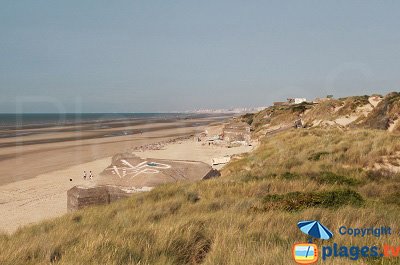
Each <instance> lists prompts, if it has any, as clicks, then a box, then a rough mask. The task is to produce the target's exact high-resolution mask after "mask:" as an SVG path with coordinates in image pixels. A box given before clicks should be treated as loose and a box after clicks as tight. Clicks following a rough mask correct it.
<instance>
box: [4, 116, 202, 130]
mask: <svg viewBox="0 0 400 265" xmlns="http://www.w3.org/2000/svg"><path fill="white" fill-rule="evenodd" d="M193 116H196V114H188V113H24V114H0V128H1V129H5V128H12V129H18V128H20V129H23V128H26V127H44V126H60V125H72V124H84V123H95V122H106V121H118V120H121V121H126V120H132V121H133V120H143V119H174V118H176V119H179V118H188V117H193ZM197 116H199V115H197Z"/></svg>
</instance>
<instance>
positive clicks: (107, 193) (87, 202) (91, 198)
mask: <svg viewBox="0 0 400 265" xmlns="http://www.w3.org/2000/svg"><path fill="white" fill-rule="evenodd" d="M132 194H133V192H131V191H129V190H124V189H122V188H119V187H113V186H95V187H83V186H75V187H73V188H72V189H70V190H68V192H67V209H68V212H72V211H76V210H79V209H82V208H84V207H87V206H92V205H101V204H109V203H111V202H113V201H116V200H119V199H122V198H127V197H129V196H131V195H132Z"/></svg>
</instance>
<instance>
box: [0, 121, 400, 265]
mask: <svg viewBox="0 0 400 265" xmlns="http://www.w3.org/2000/svg"><path fill="white" fill-rule="evenodd" d="M398 151H400V136H398V135H394V134H388V133H386V132H384V131H372V130H352V131H346V132H342V131H340V130H337V129H302V130H290V131H288V132H285V133H282V134H278V135H274V136H272V137H268V138H265V139H263V140H262V142H261V144H260V146H259V148H258V149H257V150H256V151H254V152H253V153H250V154H248V155H246V156H244V157H243V158H242V159H240V160H236V161H233V162H232V163H230V164H229V165H228V166H226V167H225V168H224V169H223V171H222V176H221V177H220V178H217V179H210V180H206V181H201V182H197V183H192V184H189V183H176V184H168V185H163V186H159V187H157V188H155V189H154V190H153V191H151V192H148V193H141V194H137V195H135V196H133V197H131V198H129V199H125V200H121V201H118V202H116V203H113V204H111V205H108V206H100V207H92V208H88V209H84V210H81V211H77V212H75V213H71V214H67V215H65V216H63V217H60V218H57V219H54V220H50V221H45V222H42V223H41V224H37V225H32V226H28V227H25V228H22V229H20V230H18V231H17V232H16V233H15V234H13V235H10V236H9V235H1V236H0V248H1V250H2V251H1V252H0V264H4V265H9V264H13V265H14V264H50V263H51V264H210V265H211V264H227V265H228V264H229V265H230V264H292V263H293V261H292V257H291V247H292V245H293V243H295V242H302V241H303V242H305V241H306V240H307V237H306V236H305V235H304V234H302V233H301V232H300V231H299V229H298V228H297V227H296V223H297V222H298V221H300V220H309V219H317V220H320V221H321V222H322V223H323V224H325V225H326V226H327V227H329V228H331V229H332V230H333V231H334V233H335V232H336V229H338V227H339V226H341V225H346V226H348V227H358V226H360V225H361V224H365V225H369V226H372V225H379V226H385V225H387V226H391V227H397V226H398V218H399V215H400V205H399V201H398V198H399V196H398V190H399V188H400V187H399V184H398V183H399V180H400V176H399V175H397V174H394V173H391V172H388V171H375V170H373V167H374V165H375V163H379V161H381V157H382V156H387V155H393V154H396V152H398ZM351 240H352V242H351V244H352V245H357V246H363V245H378V246H382V245H383V244H384V243H390V244H392V245H400V238H399V237H390V238H387V237H383V238H375V237H364V238H362V237H358V238H352V239H351ZM388 240H389V241H390V242H389V241H388ZM334 242H335V243H337V244H339V245H346V246H349V237H345V236H335V237H334ZM364 261H365V260H364ZM362 262H363V260H360V261H359V262H358V263H356V262H354V261H352V260H350V259H344V258H334V259H330V260H329V263H326V264H362ZM399 262H400V260H399V258H393V259H385V260H382V259H376V260H368V264H399ZM321 264H322V261H321Z"/></svg>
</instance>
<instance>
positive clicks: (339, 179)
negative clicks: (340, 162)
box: [311, 171, 360, 186]
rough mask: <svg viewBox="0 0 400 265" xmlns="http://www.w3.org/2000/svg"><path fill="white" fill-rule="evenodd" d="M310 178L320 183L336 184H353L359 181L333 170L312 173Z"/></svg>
mask: <svg viewBox="0 0 400 265" xmlns="http://www.w3.org/2000/svg"><path fill="white" fill-rule="evenodd" d="M311 179H312V180H314V181H317V182H318V183H321V184H337V185H350V186H355V185H357V184H359V183H360V181H358V180H356V179H353V178H348V177H345V176H342V175H337V174H335V173H333V172H329V171H325V172H321V173H319V174H312V175H311Z"/></svg>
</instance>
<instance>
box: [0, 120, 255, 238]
mask: <svg viewBox="0 0 400 265" xmlns="http://www.w3.org/2000/svg"><path fill="white" fill-rule="evenodd" d="M193 124H196V125H197V126H193ZM146 126H147V127H144V129H146V128H153V129H154V128H156V127H157V125H154V124H147V125H146ZM171 126H172V127H174V128H169V127H171ZM209 126H214V127H218V126H219V127H221V121H220V120H215V119H201V120H199V119H195V120H193V119H190V120H185V121H175V122H171V123H170V124H169V126H168V127H167V128H165V126H159V129H158V130H151V131H147V132H142V133H140V134H135V135H126V136H115V137H110V138H106V139H103V141H101V140H99V139H97V138H94V139H89V140H85V141H83V140H77V141H73V142H68V141H67V142H58V143H45V144H37V145H26V146H16V147H14V148H15V152H16V154H17V152H18V154H19V153H21V155H20V156H19V155H18V156H17V155H16V156H15V157H14V159H15V161H12V159H13V158H8V159H1V160H0V172H6V171H7V170H8V172H15V173H18V172H17V171H16V170H14V169H13V167H14V165H15V164H18V165H19V168H18V169H19V172H20V175H17V174H16V175H14V178H13V179H12V180H11V181H5V180H4V177H3V178H2V179H0V211H1V212H2V213H3V215H4V217H3V218H2V219H1V221H0V231H2V232H6V233H13V232H15V231H16V230H17V229H18V227H20V226H24V225H28V224H31V223H36V222H39V221H42V220H45V219H49V218H54V217H57V216H61V215H63V214H65V213H67V204H66V198H67V190H69V189H70V188H72V187H73V186H76V185H92V184H93V185H95V183H96V176H97V175H98V174H99V173H100V172H102V171H103V170H104V169H105V168H106V167H107V166H109V165H110V162H111V159H112V156H113V155H115V154H117V153H123V152H130V153H133V154H136V155H137V156H140V157H152V158H166V159H177V160H179V159H181V160H196V161H202V162H205V163H207V164H211V159H212V157H218V156H225V155H234V154H238V153H244V152H248V151H250V150H252V149H253V147H234V148H226V147H218V146H208V145H204V144H202V143H198V142H195V141H194V140H193V137H192V135H194V134H196V133H199V132H202V131H204V130H205V128H208V127H209ZM142 128H143V127H142ZM137 129H139V128H137ZM2 140H4V139H2ZM7 149H9V148H0V155H2V154H3V155H4V154H5V153H6V151H5V150H7ZM32 165H33V168H30V167H32ZM216 167H217V168H220V167H221V165H219V166H216ZM83 170H86V171H87V172H88V171H89V170H90V171H92V172H93V174H94V179H93V180H86V181H85V180H83V178H82V174H83ZM0 176H4V174H0ZM70 179H72V181H70Z"/></svg>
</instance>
